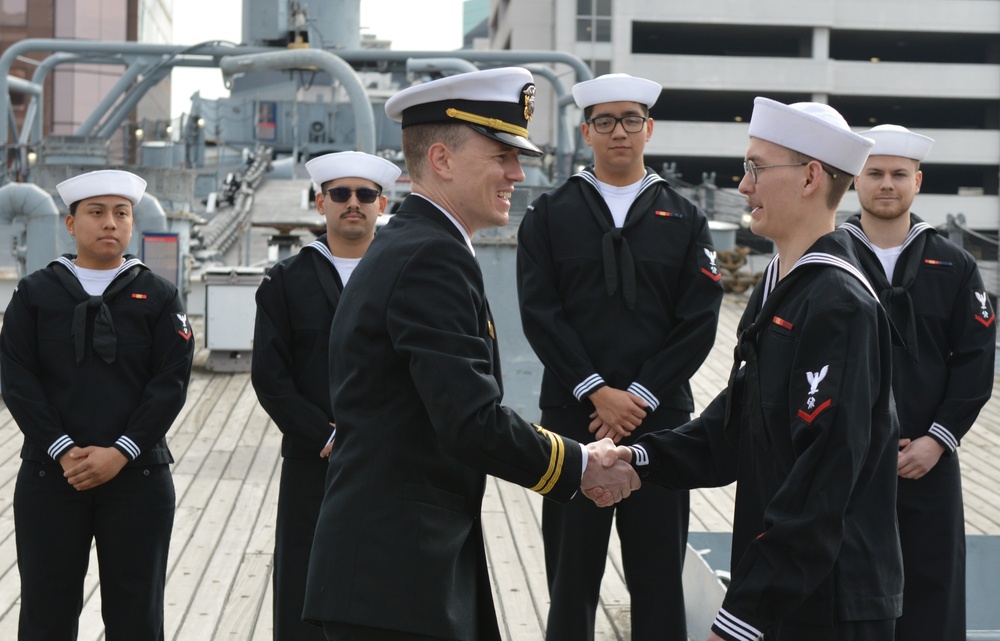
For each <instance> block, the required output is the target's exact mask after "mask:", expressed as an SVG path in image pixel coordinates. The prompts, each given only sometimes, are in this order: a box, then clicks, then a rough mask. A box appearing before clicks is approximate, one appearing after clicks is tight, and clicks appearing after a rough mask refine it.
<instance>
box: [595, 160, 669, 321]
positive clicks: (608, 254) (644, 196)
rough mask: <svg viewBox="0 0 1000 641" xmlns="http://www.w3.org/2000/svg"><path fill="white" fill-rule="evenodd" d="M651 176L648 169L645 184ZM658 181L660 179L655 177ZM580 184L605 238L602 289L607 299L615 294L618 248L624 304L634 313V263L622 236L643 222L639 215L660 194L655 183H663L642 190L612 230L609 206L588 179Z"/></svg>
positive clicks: (602, 242) (602, 251)
mask: <svg viewBox="0 0 1000 641" xmlns="http://www.w3.org/2000/svg"><path fill="white" fill-rule="evenodd" d="M650 173H652V171H651V170H649V169H647V170H646V178H645V179H644V180H649V176H650ZM578 175H579V174H578ZM654 175H655V174H654ZM657 178H659V177H658V176H657ZM595 180H596V177H595ZM581 182H582V183H584V184H581V185H580V191H581V192H582V193H583V199H584V200H585V201H586V202H587V207H588V209H590V213H591V214H593V216H594V220H596V221H597V224H598V226H599V227H600V228H601V231H602V232H604V236H603V237H602V238H601V253H602V255H603V258H604V285H605V287H606V289H607V291H608V296H611V295H613V294H614V293H615V292H616V291H618V274H619V270H618V261H617V260H615V247H616V246H618V247H621V285H622V295H623V296H624V297H625V304H626V305H627V306H628V308H629V309H635V303H636V285H635V260H634V259H633V258H632V250H631V249H630V248H629V245H628V240H626V239H625V237H624V236H623V235H622V233H623V232H624V231H625V230H626V229H628V228H629V227H631V226H632V225H633V224H635V222H636V221H637V220H639V219H640V218H642V214H643V213H644V212H646V211H648V210H649V209H650V208H651V207H652V206H653V203H654V202H655V201H656V197H657V196H658V195H659V193H660V189H659V184H658V183H660V182H662V179H659V180H655V181H653V182H652V183H648V184H647V185H646V186H645V187H644V188H642V191H641V192H640V193H639V196H638V197H637V198H636V199H635V201H633V202H632V205H631V206H630V207H629V212H628V215H626V217H625V223H624V224H623V225H622V226H621V227H614V226H612V224H611V222H613V218H612V217H611V211H610V210H609V209H608V205H607V203H606V202H605V201H604V198H602V197H601V193H600V191H598V189H597V187H596V186H595V185H594V184H593V183H592V182H591V181H590V180H589V179H584V180H582V181H581Z"/></svg>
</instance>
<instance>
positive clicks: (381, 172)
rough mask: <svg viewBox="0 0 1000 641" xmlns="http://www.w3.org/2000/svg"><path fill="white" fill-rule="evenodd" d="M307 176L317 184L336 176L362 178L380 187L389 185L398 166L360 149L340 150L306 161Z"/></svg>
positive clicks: (395, 176) (397, 174) (396, 174)
mask: <svg viewBox="0 0 1000 641" xmlns="http://www.w3.org/2000/svg"><path fill="white" fill-rule="evenodd" d="M306 171H308V172H309V177H310V178H312V179H313V182H314V183H316V184H317V185H319V186H321V187H322V186H323V183H325V182H327V181H329V180H336V179H337V178H364V179H365V180H370V181H372V182H373V183H375V184H376V185H378V186H379V187H380V188H381V189H386V188H388V187H391V186H392V184H393V183H395V182H396V179H397V178H399V174H400V173H402V171H401V170H400V168H399V167H397V166H396V165H394V164H393V163H391V162H389V161H388V160H386V159H385V158H380V157H378V156H373V155H371V154H366V153H364V152H361V151H341V152H337V153H334V154H324V155H322V156H316V157H315V158H313V159H312V160H310V161H309V162H307V163H306Z"/></svg>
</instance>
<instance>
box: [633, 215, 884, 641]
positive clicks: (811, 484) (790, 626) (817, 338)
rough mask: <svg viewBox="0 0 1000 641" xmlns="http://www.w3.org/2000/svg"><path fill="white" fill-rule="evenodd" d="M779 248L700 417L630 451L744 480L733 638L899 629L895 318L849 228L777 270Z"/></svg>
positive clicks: (726, 629)
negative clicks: (721, 380) (729, 366)
mask: <svg viewBox="0 0 1000 641" xmlns="http://www.w3.org/2000/svg"><path fill="white" fill-rule="evenodd" d="M777 260H778V259H777V258H775V260H774V261H772V263H771V264H770V265H769V266H768V268H767V270H766V272H765V275H764V278H763V280H762V281H761V283H760V284H759V285H758V286H757V287H756V288H755V289H754V292H753V294H752V295H751V297H750V300H749V302H748V304H747V308H746V311H745V313H744V315H743V318H742V319H741V321H740V324H739V330H738V331H739V337H738V344H737V348H736V355H735V359H734V360H735V363H734V368H733V374H732V376H731V380H730V384H729V386H728V387H727V389H726V390H724V391H723V392H722V393H720V394H719V395H718V396H717V397H716V398H715V400H713V401H712V403H711V404H709V406H708V407H707V408H706V409H705V411H704V412H703V413H702V415H701V416H700V417H698V418H696V419H694V420H693V421H691V422H690V423H688V424H686V425H684V426H682V427H679V428H677V429H675V430H673V431H662V432H657V433H655V434H651V435H647V436H644V437H641V438H640V439H639V440H638V441H637V442H636V443H635V445H634V446H633V456H634V460H633V464H634V465H635V466H636V470H637V471H638V472H639V473H640V476H642V477H643V481H644V483H655V484H661V485H664V486H666V487H671V488H695V487H714V486H722V485H726V484H728V483H730V482H732V481H734V480H736V481H737V496H736V508H735V514H734V527H733V548H732V582H731V584H730V586H729V588H728V590H727V593H726V597H725V599H724V601H723V605H722V609H721V610H720V611H719V613H718V615H717V617H716V619H715V622H714V624H713V626H712V630H713V631H714V632H715V633H716V634H718V635H719V636H721V637H722V638H724V639H727V640H729V641H754V640H756V639H759V638H761V636H762V635H763V638H764V639H767V640H768V641H775V640H777V641H786V640H788V641H791V640H793V639H795V640H798V639H805V638H824V639H826V638H830V639H836V638H843V637H842V636H838V630H842V629H843V628H844V627H850V626H857V625H862V626H865V625H872V626H875V627H876V629H878V630H881V631H885V630H891V627H892V623H893V619H895V618H896V617H897V616H899V614H900V612H901V608H902V589H903V573H902V560H901V554H900V549H899V537H898V530H897V526H896V520H895V510H894V508H895V500H896V458H897V455H896V443H897V440H898V437H899V432H898V425H897V423H896V418H895V413H894V411H893V401H892V390H891V340H892V338H891V336H892V335H891V328H890V324H889V321H888V319H887V317H886V315H885V312H884V311H883V310H882V308H881V306H880V305H879V303H878V300H877V298H876V295H875V292H874V290H872V288H871V286H870V284H869V283H868V281H867V279H866V278H865V277H864V275H863V273H862V272H861V270H860V268H859V267H858V261H857V257H856V255H855V253H854V250H853V246H852V243H851V240H850V237H849V236H848V234H847V232H843V231H836V232H832V233H829V234H826V235H824V236H822V237H821V238H819V239H818V240H817V241H816V242H815V243H814V244H813V246H812V247H811V248H810V249H809V250H808V251H807V252H806V253H805V254H804V255H803V256H802V258H801V259H800V260H799V261H798V262H797V263H796V264H795V266H794V267H793V268H792V269H791V270H790V271H789V272H788V274H787V275H786V276H785V277H784V278H783V279H781V280H780V281H779V280H778V263H777ZM820 630H824V631H826V636H822V637H820V636H819V635H818V634H815V633H816V632H818V631H820ZM890 634H891V633H890Z"/></svg>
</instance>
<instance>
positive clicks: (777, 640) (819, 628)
mask: <svg viewBox="0 0 1000 641" xmlns="http://www.w3.org/2000/svg"><path fill="white" fill-rule="evenodd" d="M895 624H896V620H895V619H884V620H879V621H841V622H840V623H836V624H834V625H810V624H808V623H796V622H792V621H786V622H784V623H781V624H779V625H777V626H775V628H774V629H773V630H769V631H768V632H766V633H765V634H764V641H804V640H805V639H808V640H809V641H886V640H887V639H891V638H892V630H893V628H894V627H895Z"/></svg>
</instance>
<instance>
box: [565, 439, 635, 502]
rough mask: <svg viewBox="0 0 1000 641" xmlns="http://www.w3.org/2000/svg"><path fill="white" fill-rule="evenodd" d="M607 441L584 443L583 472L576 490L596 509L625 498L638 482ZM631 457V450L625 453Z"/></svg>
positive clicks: (632, 471)
mask: <svg viewBox="0 0 1000 641" xmlns="http://www.w3.org/2000/svg"><path fill="white" fill-rule="evenodd" d="M619 449H624V450H628V448H617V449H616V448H615V444H614V442H613V441H612V440H611V439H610V438H605V439H602V440H600V441H595V442H593V443H587V455H588V460H587V469H586V470H585V471H584V473H583V480H582V481H581V482H580V487H581V488H582V489H583V494H584V496H586V497H587V498H588V499H590V500H592V501H593V502H594V503H596V504H597V506H598V507H608V506H610V505H614V504H615V503H618V502H619V501H621V500H622V499H626V498H628V496H629V495H630V494H631V493H632V491H633V490H638V489H639V487H640V486H641V485H642V483H641V482H640V481H639V475H638V474H636V473H635V470H633V469H632V466H631V465H629V464H628V463H627V462H625V461H622V460H620V459H619V458H618V450H619ZM629 454H630V456H631V451H629Z"/></svg>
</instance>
